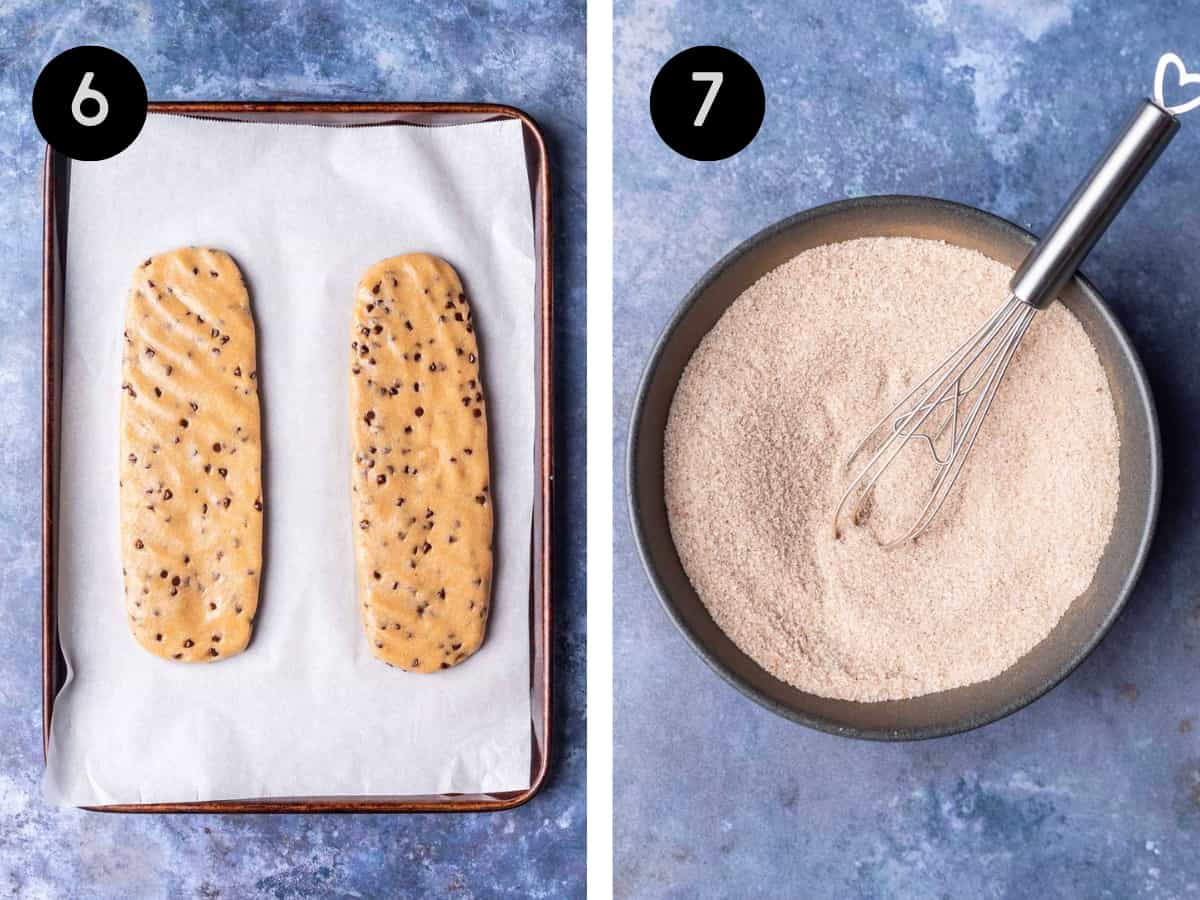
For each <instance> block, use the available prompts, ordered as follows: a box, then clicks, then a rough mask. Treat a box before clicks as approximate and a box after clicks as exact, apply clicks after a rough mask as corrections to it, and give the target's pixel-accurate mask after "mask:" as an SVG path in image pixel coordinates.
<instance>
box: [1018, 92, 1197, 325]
mask: <svg viewBox="0 0 1200 900" xmlns="http://www.w3.org/2000/svg"><path fill="white" fill-rule="evenodd" d="M1178 130H1179V120H1178V119H1177V118H1175V117H1174V116H1173V115H1171V114H1170V113H1169V112H1167V111H1166V110H1165V109H1163V108H1162V107H1160V106H1157V105H1156V104H1155V103H1153V102H1152V101H1150V100H1143V101H1142V102H1141V104H1139V106H1138V108H1137V109H1136V110H1135V111H1134V113H1133V115H1132V116H1130V118H1129V121H1128V122H1126V123H1125V127H1124V128H1123V129H1121V133H1120V134H1119V135H1117V138H1116V140H1114V141H1113V142H1112V145H1111V146H1110V147H1109V148H1108V150H1106V151H1105V153H1104V155H1103V156H1102V157H1101V158H1100V161H1099V162H1097V163H1096V165H1095V166H1094V167H1093V168H1092V171H1091V172H1090V173H1088V176H1087V178H1085V179H1084V180H1083V182H1082V183H1081V184H1080V185H1079V187H1077V188H1076V189H1075V193H1073V194H1072V195H1071V199H1070V200H1068V201H1067V205H1066V206H1064V207H1063V208H1062V211H1061V212H1059V214H1058V217H1057V218H1056V219H1055V220H1054V224H1053V225H1051V226H1050V230H1049V232H1047V234H1046V236H1045V237H1044V238H1042V240H1041V242H1040V243H1039V244H1038V245H1037V246H1036V247H1034V248H1033V250H1032V251H1030V253H1029V255H1028V256H1027V257H1025V261H1024V262H1023V263H1021V267H1020V268H1019V269H1017V273H1016V274H1015V275H1014V276H1013V279H1012V281H1011V282H1010V283H1009V288H1010V289H1011V290H1012V293H1013V296H1015V297H1016V298H1017V299H1019V300H1023V301H1025V302H1026V303H1028V304H1029V305H1030V306H1035V307H1037V308H1039V309H1041V308H1044V307H1045V306H1046V305H1048V304H1049V303H1050V301H1051V300H1053V299H1054V297H1055V295H1057V294H1058V292H1059V290H1060V289H1061V288H1062V286H1063V285H1064V284H1066V283H1067V281H1068V280H1069V279H1070V278H1071V276H1072V275H1074V274H1075V271H1076V270H1077V269H1078V268H1079V264H1080V263H1081V262H1083V258H1084V257H1085V256H1087V255H1088V253H1090V252H1091V249H1092V247H1093V246H1094V245H1095V243H1096V241H1097V240H1099V238H1100V235H1102V234H1103V233H1104V231H1105V229H1106V228H1108V226H1109V223H1110V222H1112V220H1113V218H1114V217H1115V216H1116V214H1117V213H1118V212H1120V211H1121V207H1123V206H1124V205H1125V201H1126V200H1128V199H1129V195H1130V194H1132V193H1133V189H1134V188H1136V187H1137V186H1138V184H1139V183H1140V182H1141V180H1142V178H1143V177H1144V176H1145V174H1146V173H1147V172H1148V171H1150V167H1151V166H1152V165H1154V162H1155V160H1157V159H1158V156H1159V154H1160V153H1162V151H1163V149H1164V148H1165V147H1166V146H1167V144H1169V143H1170V142H1171V138H1173V137H1174V136H1175V132H1176V131H1178Z"/></svg>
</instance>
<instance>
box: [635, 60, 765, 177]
mask: <svg viewBox="0 0 1200 900" xmlns="http://www.w3.org/2000/svg"><path fill="white" fill-rule="evenodd" d="M766 106H767V101H766V96H765V94H764V93H763V86H762V81H761V80H760V79H759V77H758V73H757V72H755V71H754V66H752V65H750V63H748V62H746V60H745V59H743V58H742V57H741V56H738V54H736V53H734V52H733V51H732V50H726V49H725V48H724V47H711V46H702V47H689V48H688V49H687V50H684V51H683V52H682V53H678V54H676V55H675V56H673V57H671V58H670V59H669V60H668V61H667V64H666V65H665V66H663V67H662V68H661V69H660V70H659V72H658V75H657V76H655V78H654V85H653V86H652V87H651V88H650V118H651V119H652V120H653V121H654V127H655V129H657V130H658V136H659V137H661V138H662V139H663V141H664V143H666V144H667V146H668V147H670V148H671V149H672V150H674V151H675V152H676V153H679V154H681V155H683V156H686V157H688V158H689V159H699V160H717V159H727V158H728V157H730V156H733V155H734V154H735V153H737V152H738V151H740V150H741V149H742V148H744V147H745V146H746V145H747V144H749V143H750V142H751V141H752V140H754V136H755V135H756V134H758V129H759V127H760V126H761V125H762V121H763V114H764V113H765V112H766Z"/></svg>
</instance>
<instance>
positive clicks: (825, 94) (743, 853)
mask: <svg viewBox="0 0 1200 900" xmlns="http://www.w3.org/2000/svg"><path fill="white" fill-rule="evenodd" d="M616 12H617V63H616V67H615V71H616V123H617V124H616V154H615V157H616V166H617V168H616V186H617V197H616V211H615V219H616V223H617V244H616V272H617V284H616V292H615V296H616V298H617V299H616V303H617V310H616V319H615V321H616V328H615V331H616V344H617V346H616V366H615V386H616V398H615V400H616V408H617V415H618V423H617V428H616V432H617V433H616V435H615V437H616V446H617V448H618V451H619V452H618V466H619V465H620V462H621V458H620V457H621V452H620V451H621V450H622V449H623V444H624V440H625V436H626V435H625V431H626V426H625V423H626V421H627V417H628V414H629V408H630V402H631V397H632V393H633V390H634V387H635V382H636V378H637V376H638V374H639V372H640V370H641V367H642V365H643V364H644V362H645V360H646V357H647V355H648V353H649V351H650V347H651V344H652V342H653V340H654V337H655V335H656V333H657V332H658V330H659V329H660V327H661V326H662V325H663V324H664V323H665V321H666V319H667V317H668V315H669V314H670V312H671V310H672V309H673V308H674V306H675V304H676V303H677V302H678V301H679V300H680V299H681V298H682V297H683V295H684V293H685V292H686V291H687V290H688V288H689V287H690V286H691V285H692V284H693V282H694V281H695V280H696V279H698V278H699V276H700V275H701V274H702V273H703V272H704V271H705V270H706V269H707V268H708V266H709V265H710V264H711V263H713V262H714V261H715V260H717V259H718V258H719V257H720V256H721V255H722V254H724V253H725V252H726V251H728V250H730V249H732V248H733V247H734V246H735V245H736V244H737V243H738V242H739V241H741V240H742V239H744V238H746V237H749V236H750V235H751V234H753V233H754V232H756V231H758V230H759V229H760V228H762V227H764V226H766V225H768V224H770V223H772V222H774V221H776V220H778V219H781V218H783V217H784V216H787V215H789V214H791V213H794V212H798V211H800V210H803V209H806V208H808V207H811V206H814V205H816V204H820V203H824V202H827V201H831V200H836V199H839V198H842V197H847V196H855V195H861V194H874V193H890V192H903V193H914V194H931V195H935V196H940V197H946V198H949V199H952V200H958V201H962V202H965V203H969V204H973V205H977V206H981V207H983V208H984V209H988V210H992V211H994V212H997V213H999V214H1000V215H1002V216H1006V217H1008V218H1010V219H1013V220H1015V221H1017V222H1019V223H1021V224H1023V225H1025V226H1027V227H1030V228H1032V229H1034V230H1035V231H1036V230H1041V229H1044V228H1045V226H1046V225H1047V224H1048V223H1049V222H1050V220H1051V219H1052V217H1053V215H1054V213H1055V212H1056V210H1057V208H1058V206H1059V204H1060V203H1061V202H1062V201H1063V200H1065V198H1066V197H1067V195H1068V194H1069V193H1070V191H1071V189H1072V188H1073V187H1074V185H1075V182H1076V181H1077V179H1079V178H1080V177H1081V176H1082V175H1083V173H1084V172H1085V171H1086V169H1087V167H1088V166H1090V164H1091V163H1092V161H1093V159H1094V158H1095V157H1096V156H1097V155H1098V154H1099V152H1100V151H1101V149H1102V148H1103V146H1104V145H1105V144H1106V143H1107V142H1108V140H1109V139H1110V137H1111V135H1112V134H1113V132H1114V131H1115V130H1116V128H1117V127H1119V125H1120V123H1121V121H1122V120H1123V118H1124V117H1125V116H1126V115H1127V113H1128V110H1129V109H1130V108H1131V107H1132V105H1133V104H1134V102H1135V101H1136V100H1137V99H1138V98H1140V97H1142V96H1145V95H1146V93H1147V92H1148V91H1149V90H1150V82H1151V79H1152V77H1153V73H1154V64H1155V61H1156V59H1157V57H1158V54H1159V53H1160V52H1161V51H1163V50H1168V49H1171V50H1176V51H1177V52H1178V53H1180V54H1181V55H1182V56H1183V57H1184V59H1189V58H1190V59H1191V61H1192V63H1193V65H1195V66H1200V16H1197V10H1196V6H1195V4H1194V3H1191V2H1156V3H1151V2H1128V3H1115V2H1114V3H1107V4H1106V3H1102V2H1095V0H1093V2H1086V0H1044V2H1039V0H1016V2H1014V0H974V2H952V0H926V2H923V3H921V2H911V3H906V2H889V0H862V2H855V3H847V2H843V0H817V2H805V3H793V2H787V0H775V2H757V3H746V4H740V5H739V4H731V3H723V2H719V0H707V2H699V0H679V2H677V3H671V2H664V0H620V2H618V3H617V9H616ZM704 43H716V44H721V45H724V46H727V47H730V48H732V49H735V50H738V51H739V52H741V53H742V54H743V55H745V56H746V57H747V58H748V59H749V60H750V61H751V63H753V64H754V66H755V67H756V68H757V69H758V71H759V73H760V75H761V76H762V79H763V82H764V85H765V88H766V94H767V115H766V120H765V123H764V125H763V128H762V131H761V132H760V134H759V136H758V138H757V140H756V141H755V142H754V143H753V144H751V145H750V147H749V148H748V149H746V150H745V151H743V152H742V153H741V154H740V155H738V156H736V157H734V158H733V159H731V160H728V161H725V162H719V163H695V162H690V161H688V160H686V159H683V158H681V157H678V156H676V155H674V154H673V153H671V151H669V150H668V149H666V148H665V147H664V146H663V145H662V144H661V143H660V142H659V140H658V138H657V137H656V135H655V133H654V131H653V130H652V128H651V125H650V122H649V119H648V115H647V96H648V92H649V87H650V83H651V80H652V79H653V76H654V74H655V72H656V71H657V70H658V68H659V67H660V66H661V65H662V64H663V63H664V62H665V61H666V60H667V59H668V58H669V57H670V56H672V55H673V54H674V53H676V52H677V51H679V50H681V49H683V48H685V47H688V46H690V45H694V44H704ZM717 102H718V103H719V102H720V100H719V99H718V100H717ZM1198 153H1200V113H1197V114H1195V115H1194V116H1193V117H1192V118H1191V120H1190V121H1189V120H1187V119H1185V120H1184V124H1183V130H1182V132H1181V134H1180V135H1179V136H1178V137H1177V138H1176V140H1175V142H1174V144H1173V145H1172V146H1171V147H1170V148H1169V149H1168V150H1167V152H1166V155H1165V156H1164V157H1163V159H1162V160H1161V161H1160V163H1159V164H1158V167H1157V168H1156V170H1155V171H1154V172H1152V173H1151V174H1150V176H1149V178H1148V179H1147V181H1146V182H1145V183H1144V184H1143V185H1142V187H1141V189H1140V192H1139V193H1138V194H1137V195H1135V197H1134V198H1133V200H1132V202H1131V203H1130V205H1129V206H1128V207H1127V208H1126V210H1125V212H1124V214H1123V215H1122V217H1121V218H1119V219H1118V220H1117V222H1116V223H1115V224H1114V225H1113V227H1112V229H1111V230H1110V231H1109V233H1108V235H1107V236H1106V237H1105V238H1104V239H1103V240H1102V241H1101V243H1100V244H1099V245H1098V246H1097V248H1096V250H1095V252H1094V253H1093V254H1092V256H1091V258H1090V260H1089V261H1088V262H1087V263H1086V264H1085V267H1084V268H1085V271H1086V272H1087V273H1088V274H1089V275H1090V276H1091V277H1092V279H1093V280H1094V281H1095V283H1096V284H1097V285H1098V286H1099V288H1100V290H1101V291H1102V292H1103V293H1104V294H1105V296H1106V297H1107V298H1108V299H1109V300H1110V301H1111V303H1112V306H1113V307H1114V308H1115V309H1116V311H1117V312H1118V313H1119V315H1120V318H1121V320H1122V321H1123V322H1124V324H1125V326H1126V328H1127V329H1128V330H1129V332H1130V334H1131V336H1132V338H1133V340H1134V342H1135V344H1136V345H1137V348H1138V350H1139V352H1140V353H1141V355H1142V358H1143V360H1144V362H1145V364H1146V367H1147V369H1148V370H1149V374H1150V378H1151V380H1152V382H1153V388H1154V392H1155V397H1156V400H1157V403H1158V408H1159V412H1160V414H1161V417H1162V428H1163V437H1164V439H1165V453H1166V459H1165V464H1166V490H1165V496H1164V505H1163V511H1162V518H1161V520H1160V525H1159V531H1158V537H1157V539H1156V541H1155V544H1154V549H1153V552H1152V555H1151V558H1150V561H1149V563H1148V565H1147V567H1146V571H1145V575H1144V577H1143V579H1142V581H1141V583H1140V585H1139V587H1138V589H1137V591H1136V593H1135V595H1134V596H1133V598H1132V600H1131V602H1130V604H1129V606H1128V608H1127V610H1126V612H1125V613H1124V615H1123V616H1122V617H1121V619H1120V621H1119V622H1118V623H1117V625H1116V627H1115V628H1114V629H1113V630H1112V632H1111V633H1110V635H1109V636H1108V638H1107V639H1106V640H1105V641H1104V642H1103V644H1102V645H1101V647H1100V648H1099V649H1098V650H1097V651H1096V652H1095V653H1094V654H1093V655H1092V656H1091V657H1090V658H1089V659H1088V660H1087V662H1086V663H1085V664H1084V665H1083V666H1082V667H1081V668H1080V669H1079V670H1078V671H1077V672H1076V673H1075V674H1074V675H1072V676H1071V677H1070V678H1069V679H1068V680H1067V681H1066V682H1065V683H1064V684H1063V685H1062V686H1060V687H1059V688H1057V689H1056V690H1054V691H1053V692H1052V693H1051V694H1049V695H1048V696H1046V697H1045V698H1044V699H1042V700H1040V701H1038V702H1037V703H1035V704H1033V705H1032V706H1031V707H1028V708H1026V709H1025V710H1023V711H1021V712H1019V713H1017V714H1016V715H1014V716H1012V717H1010V718H1008V719H1006V720H1004V721H1002V722H999V723H997V724H994V725H991V726H989V727H986V728H984V729H982V730H979V731H976V732H973V733H969V734H965V735H961V736H957V737H953V738H946V739H943V740H938V741H933V742H926V743H918V744H891V745H881V744H867V743H859V742H854V741H849V740H845V739H839V738H835V737H831V736H828V735H824V734H818V733H816V732H813V731H809V730H807V729H805V728H803V727H801V726H799V725H795V724H792V723H790V722H787V721H785V720H783V719H780V718H777V717H776V716H774V715H772V714H771V713H769V712H767V711H765V710H763V709H761V708H759V707H758V706H756V705H755V704H753V703H752V702H750V701H749V700H746V699H744V698H743V697H742V696H741V695H740V694H738V693H737V692H736V691H735V690H734V689H733V688H732V687H729V686H728V685H726V684H725V683H724V682H723V681H721V680H720V679H719V678H718V677H717V676H716V675H714V674H713V673H712V672H710V671H709V670H708V668H707V667H706V666H705V664H704V663H703V662H702V661H701V660H700V659H699V657H697V656H696V655H695V654H693V653H692V652H691V650H690V649H688V647H687V646H686V645H685V643H684V641H683V639H682V638H681V637H680V636H679V635H678V634H676V632H675V629H674V628H673V626H672V625H671V624H670V623H669V621H668V620H667V618H666V616H665V615H664V614H663V613H662V611H661V610H660V609H659V607H658V603H657V601H656V599H655V598H654V595H653V593H652V592H651V590H650V588H649V586H648V584H647V582H646V580H645V578H644V576H643V574H642V571H641V567H640V564H639V563H638V561H637V558H636V555H635V553H634V551H633V549H632V547H631V545H630V537H629V530H628V528H627V526H626V524H625V521H624V507H625V502H624V496H623V487H624V486H623V484H620V483H618V484H617V485H616V492H615V502H616V504H617V511H618V524H617V535H616V544H615V554H616V567H617V568H616V629H617V630H616V659H615V665H614V668H615V671H616V673H617V686H616V698H615V703H616V710H615V712H616V738H617V739H616V759H615V764H614V768H615V771H616V783H617V787H616V809H617V813H616V818H617V823H616V829H615V841H616V849H617V873H616V883H617V894H618V896H621V897H661V896H678V897H688V898H692V897H728V896H755V897H766V896H781V897H807V898H824V897H839V898H840V897H879V898H889V897H906V896H914V897H942V896H945V897H1021V898H1024V897H1030V898H1049V897H1063V898H1076V897H1116V898H1131V897H1155V898H1173V897H1191V896H1196V894H1197V892H1200V853H1198V852H1197V847H1198V846H1200V689H1198V685H1197V682H1198V680H1200V679H1198V676H1200V554H1198V553H1197V546H1198V544H1200V513H1198V510H1200V428H1198V427H1197V422H1200V367H1198V365H1197V354H1196V343H1197V338H1198V337H1200V296H1197V295H1198V293H1200V254H1198V253H1197V247H1200V215H1198V214H1197V210H1198V209H1200V172H1197V171H1196V170H1195V167H1194V166H1192V167H1189V162H1194V161H1195V160H1196V158H1197V155H1198Z"/></svg>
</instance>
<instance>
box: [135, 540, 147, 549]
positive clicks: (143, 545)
mask: <svg viewBox="0 0 1200 900" xmlns="http://www.w3.org/2000/svg"><path fill="white" fill-rule="evenodd" d="M133 546H134V547H136V548H137V549H138V550H141V549H142V548H144V547H145V546H146V545H145V544H143V543H142V539H141V538H138V539H137V540H136V541H134V542H133Z"/></svg>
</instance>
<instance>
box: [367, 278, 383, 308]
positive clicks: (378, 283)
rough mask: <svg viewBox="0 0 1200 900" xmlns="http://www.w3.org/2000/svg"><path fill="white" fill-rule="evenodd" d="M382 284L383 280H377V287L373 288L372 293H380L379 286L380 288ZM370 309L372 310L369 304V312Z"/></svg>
mask: <svg viewBox="0 0 1200 900" xmlns="http://www.w3.org/2000/svg"><path fill="white" fill-rule="evenodd" d="M382 284H383V282H382V281H377V282H375V287H373V288H371V293H372V294H378V293H379V288H380V286H381V285H382ZM370 311H371V307H369V306H368V307H367V312H370Z"/></svg>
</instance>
